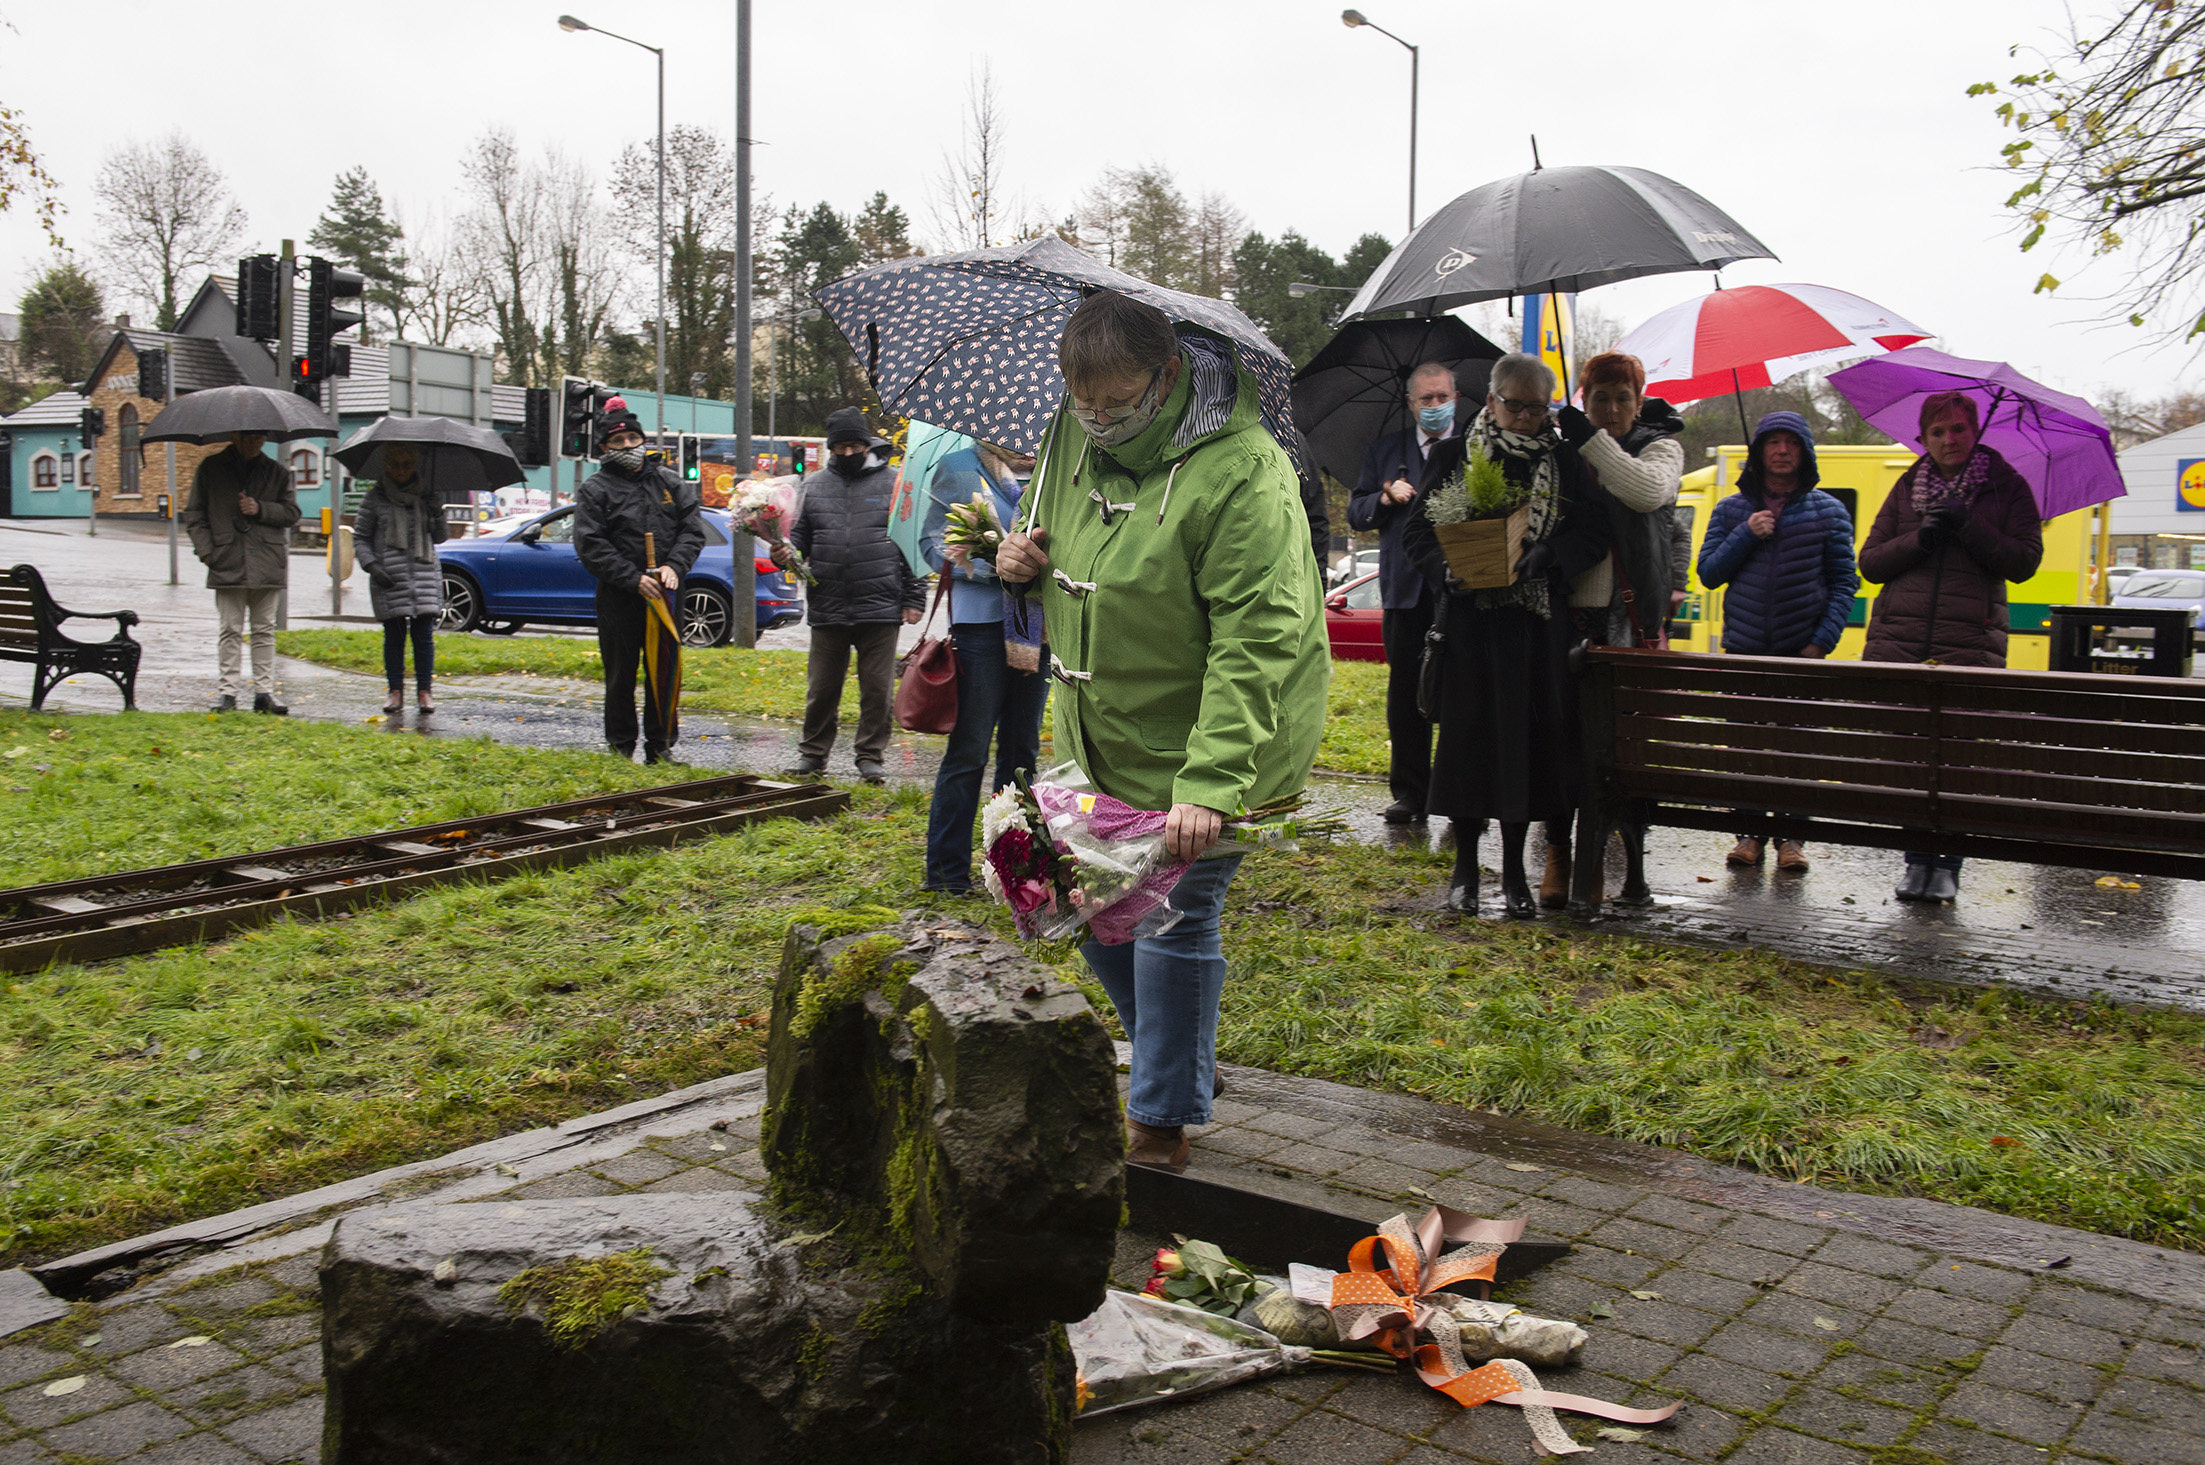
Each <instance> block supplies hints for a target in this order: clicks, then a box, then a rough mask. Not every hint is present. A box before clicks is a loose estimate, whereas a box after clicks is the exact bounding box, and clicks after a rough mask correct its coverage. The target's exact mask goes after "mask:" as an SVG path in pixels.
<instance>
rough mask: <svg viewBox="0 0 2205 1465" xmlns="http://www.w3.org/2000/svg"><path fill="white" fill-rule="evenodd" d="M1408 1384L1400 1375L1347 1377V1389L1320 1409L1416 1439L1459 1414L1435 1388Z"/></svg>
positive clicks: (1327, 1400)
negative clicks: (1408, 1385) (1407, 1385)
mask: <svg viewBox="0 0 2205 1465" xmlns="http://www.w3.org/2000/svg"><path fill="white" fill-rule="evenodd" d="M1411 1382H1412V1381H1411V1380H1409V1379H1407V1378H1405V1377H1403V1376H1400V1375H1388V1374H1374V1373H1358V1374H1351V1375H1349V1377H1348V1381H1347V1387H1346V1388H1344V1389H1342V1390H1340V1391H1339V1392H1338V1393H1336V1394H1334V1395H1332V1396H1331V1397H1330V1398H1328V1399H1326V1400H1325V1402H1324V1407H1325V1408H1327V1409H1329V1410H1331V1411H1333V1412H1334V1413H1336V1414H1345V1415H1347V1416H1348V1417H1349V1418H1350V1419H1356V1420H1360V1421H1362V1422H1363V1423H1364V1424H1368V1425H1375V1426H1376V1427H1377V1428H1379V1429H1383V1430H1387V1431H1389V1432H1391V1433H1393V1434H1401V1435H1409V1436H1412V1437H1414V1438H1418V1439H1422V1438H1424V1437H1425V1436H1427V1435H1429V1434H1430V1433H1431V1432H1432V1431H1433V1430H1436V1429H1438V1428H1439V1427H1440V1426H1441V1425H1443V1424H1445V1423H1446V1422H1447V1421H1448V1419H1449V1418H1451V1417H1452V1416H1454V1415H1457V1414H1460V1413H1461V1412H1462V1406H1461V1405H1460V1404H1457V1403H1456V1402H1455V1401H1454V1400H1452V1399H1450V1398H1448V1397H1447V1396H1446V1395H1445V1394H1442V1393H1440V1392H1439V1391H1438V1390H1437V1389H1428V1388H1426V1387H1424V1386H1423V1385H1422V1384H1421V1383H1418V1384H1415V1386H1414V1387H1404V1385H1405V1384H1409V1383H1411ZM1504 1407H1505V1406H1504Z"/></svg>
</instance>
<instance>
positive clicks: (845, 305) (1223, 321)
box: [814, 237, 1301, 465]
mask: <svg viewBox="0 0 2205 1465" xmlns="http://www.w3.org/2000/svg"><path fill="white" fill-rule="evenodd" d="M1097 290H1116V291H1118V292H1120V293H1121V294H1125V295H1130V296H1132V297H1133V298H1134V299H1136V300H1140V301H1145V302H1146V303H1148V304H1150V305H1153V306H1155V307H1156V308H1157V309H1159V310H1161V311H1163V312H1164V314H1166V315H1168V316H1170V317H1171V318H1172V319H1173V320H1175V321H1179V322H1181V323H1183V324H1187V325H1194V326H1199V327H1201V328H1202V329H1203V330H1206V331H1208V332H1210V333H1211V334H1213V335H1216V336H1218V337H1221V338H1222V339H1224V340H1225V341H1227V342H1229V343H1230V344H1231V345H1232V347H1233V351H1234V355H1235V356H1236V357H1238V358H1239V361H1240V364H1241V365H1242V366H1245V367H1246V368H1248V370H1249V372H1250V373H1251V374H1252V375H1253V376H1254V377H1255V379H1256V387H1257V392H1258V395H1259V397H1260V399H1261V405H1262V409H1263V424H1264V426H1265V427H1267V428H1269V429H1270V431H1271V435H1272V436H1273V437H1275V438H1277V439H1278V440H1279V442H1280V443H1281V444H1282V445H1283V446H1284V447H1285V448H1286V450H1287V454H1288V456H1290V457H1293V458H1294V459H1295V461H1296V463H1297V465H1299V464H1300V462H1301V459H1300V448H1299V446H1298V445H1297V444H1296V443H1295V441H1294V434H1293V431H1292V423H1293V408H1292V404H1291V393H1290V389H1289V383H1290V381H1291V379H1292V377H1293V372H1294V368H1293V364H1292V363H1291V362H1289V361H1288V360H1287V358H1286V353H1285V352H1283V351H1281V350H1279V348H1278V347H1277V346H1275V345H1273V344H1272V343H1271V340H1270V338H1269V337H1267V336H1265V335H1264V334H1263V332H1262V330H1261V329H1260V328H1258V326H1257V325H1256V323H1255V322H1254V321H1252V320H1250V319H1248V317H1247V316H1245V315H1243V314H1241V312H1240V311H1239V310H1238V309H1237V308H1235V307H1234V306H1231V305H1227V304H1226V303H1225V302H1224V301H1222V300H1211V299H1209V298H1208V297H1206V296H1201V295H1189V294H1187V293H1185V292H1184V291H1180V290H1167V289H1165V288H1164V287H1162V286H1160V285H1151V284H1150V283H1148V282H1147V281H1146V280H1141V279H1137V278H1135V277H1134V276H1132V275H1129V274H1126V273H1125V272H1124V271H1123V270H1115V269H1112V268H1111V267H1110V266H1109V265H1106V264H1104V263H1103V262H1102V261H1101V260H1099V259H1096V258H1095V257H1094V256H1093V255H1090V254H1087V253H1086V252H1084V251H1082V250H1079V249H1075V248H1073V247H1072V246H1071V245H1069V244H1066V243H1065V242H1064V241H1063V240H1061V239H1057V238H1053V237H1051V238H1045V239H1030V240H1027V241H1026V242H1024V243H1022V244H1006V245H1002V246H999V247H997V248H994V249H971V250H966V251H964V252H962V253H959V254H932V255H921V256H919V257H917V258H913V259H896V260H888V261H886V262H884V263H881V264H877V265H871V266H868V267H867V268H865V269H862V270H859V271H858V272H857V273H856V274H854V275H848V276H845V277H844V278H842V279H840V280H836V281H835V282H834V283H832V284H830V285H825V286H822V287H821V288H820V289H819V290H817V291H816V292H814V293H815V296H816V298H817V299H818V301H819V303H820V305H821V306H823V307H825V309H826V312H827V318H828V319H829V320H831V321H833V322H834V323H835V327H836V328H837V329H838V330H840V331H841V332H842V334H843V336H844V338H845V339H847V340H848V341H849V343H850V346H851V348H852V349H853V350H855V351H856V352H857V355H858V360H859V361H860V362H861V363H863V364H864V366H865V369H866V372H867V373H868V375H869V376H870V377H871V379H872V382H873V389H874V391H876V392H878V393H879V394H880V400H881V405H882V406H884V407H886V408H888V409H889V410H890V411H892V412H896V413H900V414H901V415H903V416H905V417H911V418H916V419H918V420H920V421H923V422H930V423H933V424H934V425H935V426H937V427H946V428H951V429H953V430H955V431H958V432H963V433H969V434H970V435H972V436H973V437H976V438H979V439H980V440H981V441H983V442H991V443H999V444H1001V445H1003V446H1004V447H1009V448H1016V449H1018V450H1019V451H1021V452H1027V453H1031V452H1033V451H1035V450H1036V449H1038V448H1039V447H1040V446H1041V435H1042V430H1043V429H1044V428H1046V427H1047V426H1048V425H1049V419H1050V418H1051V417H1052V416H1054V415H1055V413H1056V410H1057V406H1058V404H1059V403H1061V402H1062V401H1063V400H1064V375H1063V373H1062V372H1060V371H1059V370H1058V369H1057V342H1058V341H1059V340H1061V339H1062V338H1063V335H1064V322H1065V321H1066V320H1067V319H1068V318H1069V317H1070V316H1071V314H1072V312H1073V310H1074V309H1076V308H1077V307H1078V305H1079V303H1080V302H1081V301H1082V300H1084V299H1086V298H1087V297H1088V296H1089V295H1091V294H1093V293H1094V292H1095V291H1097Z"/></svg>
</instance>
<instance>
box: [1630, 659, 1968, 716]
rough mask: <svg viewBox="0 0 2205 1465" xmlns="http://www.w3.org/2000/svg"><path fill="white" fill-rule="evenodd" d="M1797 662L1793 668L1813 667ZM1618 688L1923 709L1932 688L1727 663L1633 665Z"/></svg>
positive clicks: (1889, 679) (1890, 679)
mask: <svg viewBox="0 0 2205 1465" xmlns="http://www.w3.org/2000/svg"><path fill="white" fill-rule="evenodd" d="M1813 664H1814V663H1811V662H1810V663H1800V662H1793V663H1791V665H1793V666H1795V667H1796V666H1800V665H1813ZM1616 686H1617V688H1618V689H1621V688H1624V687H1635V688H1644V689H1645V690H1647V691H1656V692H1720V693H1723V694H1725V695H1735V696H1747V697H1785V698H1797V699H1800V700H1804V701H1809V702H1886V703H1892V704H1895V705H1897V706H1900V707H1916V706H1921V705H1923V704H1924V703H1925V702H1926V700H1927V698H1926V696H1925V693H1926V691H1927V688H1925V687H1923V686H1922V685H1921V684H1920V683H1908V682H1905V681H1901V680H1900V679H1899V678H1897V677H1886V678H1874V677H1863V678H1851V677H1849V678H1847V679H1845V680H1843V681H1838V680H1835V679H1833V678H1830V677H1822V676H1815V675H1813V674H1812V673H1809V672H1799V671H1793V672H1775V671H1767V670H1763V669H1762V668H1760V667H1743V666H1735V665H1732V666H1726V665H1724V664H1723V662H1722V661H1721V660H1715V661H1688V662H1681V663H1672V662H1667V661H1662V662H1655V663H1652V664H1636V663H1634V664H1631V665H1628V666H1626V667H1623V668H1621V669H1619V671H1618V674H1617V676H1616Z"/></svg>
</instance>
